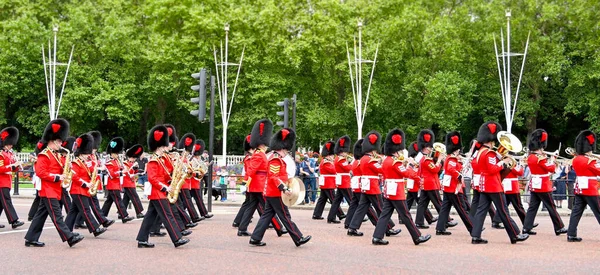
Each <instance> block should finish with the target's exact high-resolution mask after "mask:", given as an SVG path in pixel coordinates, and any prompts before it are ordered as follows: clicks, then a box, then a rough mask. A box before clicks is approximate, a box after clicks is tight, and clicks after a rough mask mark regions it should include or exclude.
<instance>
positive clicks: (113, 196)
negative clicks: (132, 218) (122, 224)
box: [102, 190, 129, 219]
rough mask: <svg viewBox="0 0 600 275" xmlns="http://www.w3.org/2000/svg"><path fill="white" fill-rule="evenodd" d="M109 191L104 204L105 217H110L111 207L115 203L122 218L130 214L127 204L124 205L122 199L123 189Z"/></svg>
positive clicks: (103, 212)
mask: <svg viewBox="0 0 600 275" xmlns="http://www.w3.org/2000/svg"><path fill="white" fill-rule="evenodd" d="M106 192H107V193H108V197H107V198H106V200H105V201H104V205H102V214H103V215H104V216H105V217H108V213H109V212H110V208H111V206H112V204H113V202H114V203H115V205H116V206H117V213H118V214H119V215H120V216H121V219H124V218H126V217H128V216H129V213H127V209H126V208H125V205H123V200H121V191H120V190H106Z"/></svg>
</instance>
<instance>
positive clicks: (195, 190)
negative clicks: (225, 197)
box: [191, 139, 213, 219]
mask: <svg viewBox="0 0 600 275" xmlns="http://www.w3.org/2000/svg"><path fill="white" fill-rule="evenodd" d="M204 147H205V146H204V140H201V139H196V142H195V143H194V157H193V158H192V162H194V163H196V164H197V165H200V163H202V162H206V160H203V159H202V153H204ZM206 167H207V168H209V169H210V165H207V166H206ZM204 172H205V173H206V172H208V171H204ZM203 177H204V175H201V174H199V173H196V174H194V177H193V178H192V191H191V192H192V198H194V201H196V205H197V206H198V211H199V214H200V216H202V218H205V219H210V218H212V217H213V214H209V213H208V210H207V209H206V205H204V200H203V198H202V188H200V187H201V185H202V178H203Z"/></svg>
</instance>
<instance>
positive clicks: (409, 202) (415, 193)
mask: <svg viewBox="0 0 600 275" xmlns="http://www.w3.org/2000/svg"><path fill="white" fill-rule="evenodd" d="M419 151H420V150H419V145H418V144H417V142H416V141H413V143H411V144H410V146H408V157H409V158H412V159H413V160H414V159H415V157H417V155H418V154H419ZM407 169H412V170H413V171H415V173H417V178H415V179H406V190H407V193H406V206H407V207H408V210H409V211H410V209H411V208H412V206H413V204H416V203H418V202H419V189H420V182H421V178H420V177H418V175H419V174H418V172H419V163H417V162H414V161H413V162H412V163H408V165H407ZM437 220H438V218H437V217H433V214H431V211H429V207H427V208H425V221H427V223H428V224H432V223H434V222H436V221H437Z"/></svg>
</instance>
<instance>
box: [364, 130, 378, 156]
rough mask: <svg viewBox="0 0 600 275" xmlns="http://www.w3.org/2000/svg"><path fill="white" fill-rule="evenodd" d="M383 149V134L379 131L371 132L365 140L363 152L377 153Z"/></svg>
mask: <svg viewBox="0 0 600 275" xmlns="http://www.w3.org/2000/svg"><path fill="white" fill-rule="evenodd" d="M379 148H381V134H380V133H379V132H377V131H371V132H369V133H368V134H367V135H366V136H365V138H364V139H363V144H362V152H363V154H366V153H368V152H372V151H377V150H379Z"/></svg>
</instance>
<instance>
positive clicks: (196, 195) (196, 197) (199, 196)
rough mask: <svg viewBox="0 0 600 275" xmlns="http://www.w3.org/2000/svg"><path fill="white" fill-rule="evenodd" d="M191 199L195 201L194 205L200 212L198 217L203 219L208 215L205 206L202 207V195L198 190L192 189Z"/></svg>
mask: <svg viewBox="0 0 600 275" xmlns="http://www.w3.org/2000/svg"><path fill="white" fill-rule="evenodd" d="M191 193H192V198H194V200H195V201H196V205H198V211H199V212H200V216H202V217H204V216H206V215H208V211H207V210H206V205H204V200H203V198H202V193H201V192H200V189H192V192H191Z"/></svg>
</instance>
